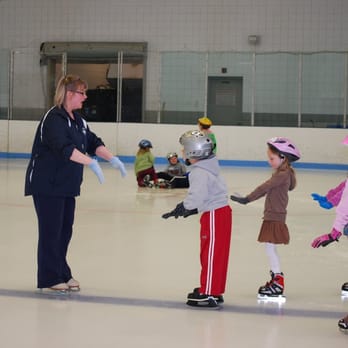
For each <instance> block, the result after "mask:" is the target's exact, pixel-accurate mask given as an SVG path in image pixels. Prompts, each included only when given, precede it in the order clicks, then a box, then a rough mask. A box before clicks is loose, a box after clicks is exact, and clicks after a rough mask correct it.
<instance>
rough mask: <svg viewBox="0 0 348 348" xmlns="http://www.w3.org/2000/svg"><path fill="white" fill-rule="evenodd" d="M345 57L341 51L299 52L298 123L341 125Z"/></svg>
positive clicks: (305, 125) (328, 125)
mask: <svg viewBox="0 0 348 348" xmlns="http://www.w3.org/2000/svg"><path fill="white" fill-rule="evenodd" d="M345 59H346V58H345V54H343V53H316V54H306V55H303V59H302V115H301V121H302V126H304V127H321V128H322V127H342V126H343V112H344V88H345V64H346V63H345Z"/></svg>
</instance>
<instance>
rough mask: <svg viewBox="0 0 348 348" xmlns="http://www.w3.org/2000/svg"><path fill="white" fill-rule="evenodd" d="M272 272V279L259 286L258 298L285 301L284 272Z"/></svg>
mask: <svg viewBox="0 0 348 348" xmlns="http://www.w3.org/2000/svg"><path fill="white" fill-rule="evenodd" d="M270 273H271V281H270V282H267V283H266V284H265V285H263V286H261V287H260V288H259V292H258V295H257V298H258V299H259V300H266V301H269V300H272V301H277V302H285V301H286V298H285V296H284V295H283V292H284V274H283V273H273V272H272V271H271V272H270Z"/></svg>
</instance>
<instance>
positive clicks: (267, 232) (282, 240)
mask: <svg viewBox="0 0 348 348" xmlns="http://www.w3.org/2000/svg"><path fill="white" fill-rule="evenodd" d="M257 240H258V241H259V242H261V243H265V242H267V243H273V244H289V241H290V235H289V230H288V226H286V224H285V223H284V222H280V221H263V223H262V225H261V229H260V233H259V237H258V238H257Z"/></svg>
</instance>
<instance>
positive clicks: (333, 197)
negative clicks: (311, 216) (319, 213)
mask: <svg viewBox="0 0 348 348" xmlns="http://www.w3.org/2000/svg"><path fill="white" fill-rule="evenodd" d="M343 144H345V145H348V136H347V137H345V139H344V140H343ZM312 197H313V199H314V200H315V201H318V203H319V205H320V206H321V207H322V208H325V209H331V208H332V207H336V217H335V220H334V223H333V226H332V230H331V232H330V233H328V234H323V235H321V236H319V237H317V238H315V239H314V240H313V242H312V247H313V248H319V247H320V246H322V247H325V246H327V245H329V244H331V243H332V242H334V241H336V242H338V240H339V238H340V237H341V236H342V234H344V235H346V236H348V179H347V180H344V181H342V182H341V183H340V184H339V185H338V186H337V187H335V188H333V189H331V190H329V192H328V193H327V194H326V196H320V195H319V194H317V193H312ZM341 289H342V295H343V296H348V282H347V283H344V284H343V285H342V287H341ZM338 327H339V328H340V329H342V330H343V331H348V315H347V316H346V317H344V318H343V319H341V320H339V322H338Z"/></svg>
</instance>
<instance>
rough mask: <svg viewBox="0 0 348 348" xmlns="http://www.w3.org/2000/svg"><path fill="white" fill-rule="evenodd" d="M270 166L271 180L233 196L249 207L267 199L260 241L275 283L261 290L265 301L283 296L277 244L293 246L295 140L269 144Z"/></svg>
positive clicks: (281, 138)
mask: <svg viewBox="0 0 348 348" xmlns="http://www.w3.org/2000/svg"><path fill="white" fill-rule="evenodd" d="M267 145H268V149H267V156H268V163H269V165H270V166H271V167H272V168H273V169H274V173H273V174H272V176H271V178H270V179H268V180H267V181H265V182H264V183H263V184H261V185H260V186H258V187H257V188H256V189H255V190H254V191H253V192H251V193H250V194H249V195H247V196H246V197H239V196H233V195H232V196H231V199H232V200H233V201H236V202H238V203H241V204H247V203H249V202H252V201H255V200H257V199H259V198H261V197H263V196H266V200H265V208H264V215H263V223H262V226H261V230H260V233H259V237H258V241H259V242H261V243H266V252H267V256H268V258H269V261H270V266H271V271H270V273H271V280H270V281H269V282H267V283H266V284H265V285H264V286H261V287H260V288H259V291H258V297H259V298H261V299H264V298H269V297H281V298H282V297H283V292H284V274H283V273H282V272H281V270H280V262H279V257H278V254H277V250H276V245H277V244H289V239H290V238H289V231H288V227H287V225H286V223H285V221H286V213H287V212H286V208H287V205H288V191H291V190H293V189H294V188H295V186H296V176H295V171H294V169H293V168H292V166H291V162H294V161H297V160H298V159H299V158H300V152H299V150H298V149H297V147H296V146H295V145H294V144H293V143H292V142H291V140H289V139H287V138H283V137H277V138H272V139H270V140H269V141H268V142H267Z"/></svg>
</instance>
